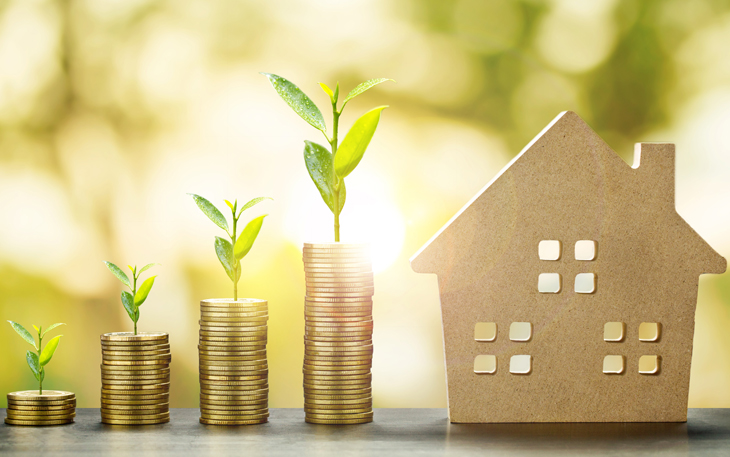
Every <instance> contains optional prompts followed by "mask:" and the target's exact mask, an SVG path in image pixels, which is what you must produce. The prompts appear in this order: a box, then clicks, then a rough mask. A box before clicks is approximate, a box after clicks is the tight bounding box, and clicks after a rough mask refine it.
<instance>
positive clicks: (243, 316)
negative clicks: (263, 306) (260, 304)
mask: <svg viewBox="0 0 730 457" xmlns="http://www.w3.org/2000/svg"><path fill="white" fill-rule="evenodd" d="M207 317H227V318H238V320H244V321H245V320H247V319H248V318H252V317H253V318H259V319H260V318H265V317H269V312H268V311H208V310H201V312H200V318H201V319H203V318H207Z"/></svg>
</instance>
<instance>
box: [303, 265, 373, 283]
mask: <svg viewBox="0 0 730 457" xmlns="http://www.w3.org/2000/svg"><path fill="white" fill-rule="evenodd" d="M331 278H348V279H350V280H351V281H357V282H363V281H374V280H375V276H374V275H373V272H372V270H369V271H367V270H366V271H355V272H351V271H343V269H340V268H335V269H330V270H329V271H313V270H307V269H306V268H305V269H304V279H305V281H306V280H309V281H313V280H322V279H327V280H329V279H331Z"/></svg>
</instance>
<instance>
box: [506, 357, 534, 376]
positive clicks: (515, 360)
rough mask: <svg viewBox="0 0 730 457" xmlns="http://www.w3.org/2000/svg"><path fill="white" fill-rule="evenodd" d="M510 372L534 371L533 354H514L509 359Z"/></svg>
mask: <svg viewBox="0 0 730 457" xmlns="http://www.w3.org/2000/svg"><path fill="white" fill-rule="evenodd" d="M509 372H510V373H512V374H530V373H531V372H532V356H531V355H513V356H512V357H511V358H510V359H509Z"/></svg>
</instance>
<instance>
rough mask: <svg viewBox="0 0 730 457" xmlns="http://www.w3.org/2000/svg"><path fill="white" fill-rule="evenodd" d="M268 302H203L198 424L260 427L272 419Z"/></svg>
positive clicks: (201, 310) (247, 299)
mask: <svg viewBox="0 0 730 457" xmlns="http://www.w3.org/2000/svg"><path fill="white" fill-rule="evenodd" d="M268 320H269V305H268V302H267V301H266V300H258V299H250V298H246V299H238V300H203V301H201V302H200V344H199V345H198V354H199V357H200V422H201V423H203V424H209V425H249V424H261V423H264V422H267V421H268V420H269V366H268V362H267V358H266V341H267V328H268V324H267V321H268Z"/></svg>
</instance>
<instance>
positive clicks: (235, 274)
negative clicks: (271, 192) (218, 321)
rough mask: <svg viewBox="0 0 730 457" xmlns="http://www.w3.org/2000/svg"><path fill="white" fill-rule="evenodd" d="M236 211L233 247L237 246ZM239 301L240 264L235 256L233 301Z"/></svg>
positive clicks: (234, 212) (234, 215)
mask: <svg viewBox="0 0 730 457" xmlns="http://www.w3.org/2000/svg"><path fill="white" fill-rule="evenodd" d="M236 224H238V219H236V211H235V210H234V211H233V236H232V237H231V246H233V247H234V248H235V246H236ZM237 300H238V262H236V256H235V255H234V256H233V301H237Z"/></svg>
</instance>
